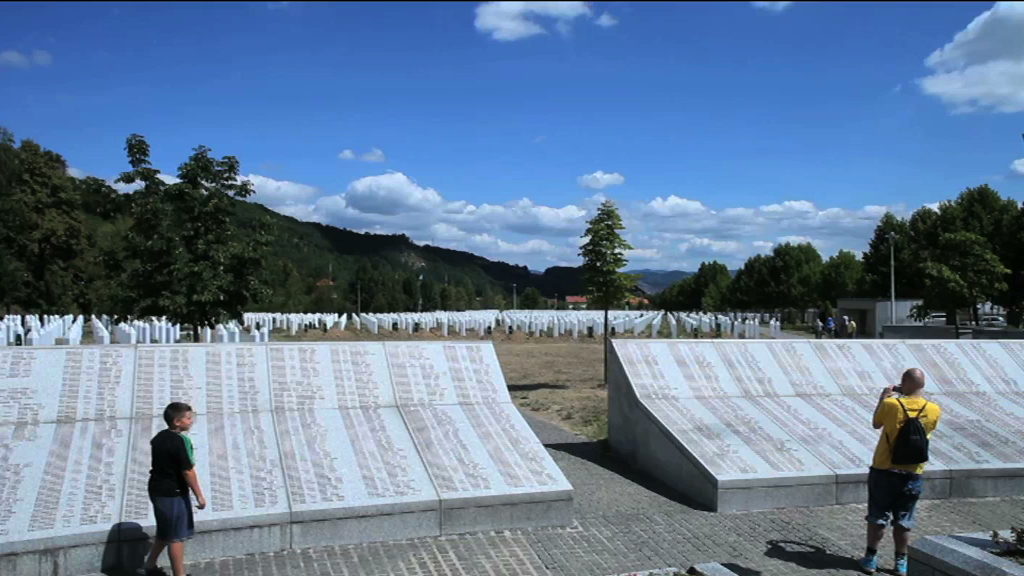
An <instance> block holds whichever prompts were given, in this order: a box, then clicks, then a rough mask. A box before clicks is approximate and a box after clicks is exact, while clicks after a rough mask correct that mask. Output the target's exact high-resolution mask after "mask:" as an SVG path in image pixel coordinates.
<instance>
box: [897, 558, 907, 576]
mask: <svg viewBox="0 0 1024 576" xmlns="http://www.w3.org/2000/svg"><path fill="white" fill-rule="evenodd" d="M895 568H896V576H907V557H906V556H904V557H902V558H897V559H896V567H895Z"/></svg>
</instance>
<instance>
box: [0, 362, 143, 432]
mask: <svg viewBox="0 0 1024 576" xmlns="http://www.w3.org/2000/svg"><path fill="white" fill-rule="evenodd" d="M133 362H134V350H132V349H131V348H130V347H121V346H103V347H63V348H40V349H35V350H33V349H32V348H28V347H26V348H17V349H14V350H2V351H0V423H4V424H13V423H31V422H75V421H80V420H107V419H113V418H127V417H128V416H129V415H130V410H131V396H132V382H131V374H132V363H133Z"/></svg>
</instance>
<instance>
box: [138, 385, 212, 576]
mask: <svg viewBox="0 0 1024 576" xmlns="http://www.w3.org/2000/svg"><path fill="white" fill-rule="evenodd" d="M194 419H195V413H194V412H193V411H192V407H191V406H189V405H188V404H185V403H183V402H171V403H170V404H168V405H167V408H165V409H164V422H166V423H167V429H166V430H161V431H160V432H157V434H156V436H154V437H153V439H152V440H150V441H149V445H150V447H151V449H152V457H151V462H152V468H151V469H150V471H149V484H148V486H147V491H148V492H149V500H150V502H152V503H153V515H154V516H156V537H155V538H154V539H153V548H152V549H151V550H150V551H149V558H147V559H146V567H145V569H144V573H145V574H147V575H149V574H163V573H164V572H163V571H162V570H161V569H159V568H157V566H156V562H157V560H158V559H159V558H160V553H162V552H163V551H164V548H167V556H168V557H169V558H170V560H171V570H172V571H173V573H174V576H185V541H186V540H189V539H190V538H192V535H193V533H194V532H195V522H194V520H193V518H192V500H191V498H190V497H189V489H191V490H192V492H193V493H194V494H195V496H196V508H198V509H200V510H202V509H203V508H206V497H205V496H203V488H202V486H200V485H199V476H198V475H197V474H196V469H195V465H196V459H195V454H194V451H193V449H192V440H191V439H190V438H189V437H188V431H189V430H190V429H191V428H192V423H193V421H194Z"/></svg>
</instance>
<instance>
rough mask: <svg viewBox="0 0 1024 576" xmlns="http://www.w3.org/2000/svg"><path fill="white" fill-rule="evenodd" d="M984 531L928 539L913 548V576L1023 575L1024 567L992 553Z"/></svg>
mask: <svg viewBox="0 0 1024 576" xmlns="http://www.w3.org/2000/svg"><path fill="white" fill-rule="evenodd" d="M994 546H995V545H994V544H993V543H992V540H991V539H990V538H989V535H988V534H987V533H984V532H976V533H972V534H954V535H951V536H928V537H926V538H920V539H917V540H915V541H914V543H913V544H911V545H910V550H909V557H910V566H909V574H910V576H1024V565H1021V564H1018V563H1016V562H1014V561H1012V560H1007V559H1005V558H1001V557H999V556H996V555H995V554H992V553H991V552H989V551H988V550H990V549H993V548H994Z"/></svg>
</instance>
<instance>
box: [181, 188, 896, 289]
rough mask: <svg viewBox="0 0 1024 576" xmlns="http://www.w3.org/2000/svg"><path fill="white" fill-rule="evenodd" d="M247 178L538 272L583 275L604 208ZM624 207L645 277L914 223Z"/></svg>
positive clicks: (833, 212) (345, 218) (672, 203)
mask: <svg viewBox="0 0 1024 576" xmlns="http://www.w3.org/2000/svg"><path fill="white" fill-rule="evenodd" d="M162 178H164V179H166V180H169V179H170V178H172V177H171V176H168V175H163V176H162ZM247 178H248V179H250V180H251V181H253V184H254V188H255V189H256V194H255V195H254V196H253V198H252V200H253V201H255V202H260V203H262V204H264V205H266V206H268V207H269V208H271V209H273V210H276V211H278V212H280V213H282V214H286V215H289V216H292V217H294V218H297V219H300V220H306V221H313V222H320V223H323V224H330V225H334V226H339V227H343V228H348V229H351V230H356V231H361V232H374V233H386V234H396V233H402V234H406V235H408V236H409V237H410V238H412V239H413V240H414V241H416V242H420V243H430V244H433V245H436V246H442V247H445V248H451V249H455V250H465V251H469V252H472V253H474V254H478V255H480V256H483V257H485V258H491V259H496V260H504V261H506V262H511V263H514V264H521V265H526V266H529V267H530V268H533V269H543V268H546V267H548V266H553V265H568V266H577V265H579V263H580V261H579V256H578V251H579V246H580V245H581V244H582V243H583V242H584V241H585V239H584V238H582V237H581V236H582V234H583V231H584V230H585V229H586V224H587V220H588V219H589V218H590V217H591V216H592V215H593V214H594V212H595V210H596V208H597V207H598V205H600V203H601V202H602V201H603V200H604V196H603V194H601V193H596V194H594V195H593V196H590V197H584V198H580V199H579V200H577V201H575V202H572V203H567V204H565V205H562V206H549V205H544V204H539V203H537V202H535V201H534V200H531V199H529V198H520V199H518V200H512V201H509V202H505V203H500V204H499V203H494V204H490V203H482V204H474V203H471V202H468V201H466V200H461V199H450V198H446V197H444V196H443V195H442V194H441V192H440V191H438V190H435V189H434V188H431V187H429V186H428V185H427V184H426V183H423V184H421V183H418V182H416V181H414V180H413V179H412V178H410V177H409V176H407V175H406V174H403V173H401V172H388V173H384V174H379V175H375V176H368V177H365V178H360V179H358V180H354V181H353V182H351V183H350V184H349V185H348V186H347V187H346V188H345V189H344V190H343V191H341V192H331V193H326V194H322V193H321V191H320V190H318V189H317V188H316V187H314V186H309V185H306V184H301V183H297V182H290V181H285V180H275V179H273V178H269V177H266V176H262V175H258V174H250V175H248V176H247ZM468 193H469V192H468ZM468 193H467V194H468ZM618 207H619V211H620V214H621V215H622V218H623V222H624V224H625V230H624V232H623V234H624V236H625V238H626V240H627V241H629V242H630V244H631V245H632V246H633V247H634V248H633V249H632V250H630V251H629V252H628V253H627V257H628V258H629V259H630V260H631V261H633V264H631V266H633V265H635V263H637V262H639V263H642V264H641V267H644V268H655V269H683V270H693V269H695V268H696V267H697V266H698V265H699V264H700V262H702V261H706V260H718V261H719V262H722V263H723V264H725V265H726V266H728V267H729V268H731V269H732V268H738V267H739V266H741V265H742V264H743V262H744V261H745V260H746V259H747V258H748V257H750V256H753V255H755V254H758V253H765V252H768V251H770V250H771V249H772V248H773V247H774V246H775V245H776V244H778V243H782V242H786V241H789V242H804V241H810V242H811V243H812V244H814V245H815V246H816V247H817V248H818V250H819V251H820V252H821V254H822V257H824V258H828V257H829V256H831V255H832V254H834V253H835V252H836V251H838V250H840V249H846V250H852V251H861V250H865V249H867V244H868V241H869V240H870V238H871V235H872V233H873V231H874V228H875V226H876V225H877V224H878V219H879V218H880V217H881V216H882V215H883V214H884V213H885V212H886V211H887V210H892V211H893V212H894V213H896V214H897V216H901V217H905V216H909V211H908V210H907V209H905V208H904V207H902V206H878V205H867V206H862V207H860V208H846V207H837V206H831V207H822V206H817V205H815V204H814V203H813V202H810V201H806V200H782V199H779V200H778V201H776V202H771V203H765V204H764V205H760V206H755V207H746V206H729V207H712V206H709V205H705V204H704V203H702V202H699V201H697V200H692V199H687V198H682V197H680V196H676V195H669V196H668V197H662V196H658V197H655V198H653V199H650V198H646V199H642V200H635V201H631V202H620V203H619V204H618ZM768 239H774V240H773V241H769V240H768Z"/></svg>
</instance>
